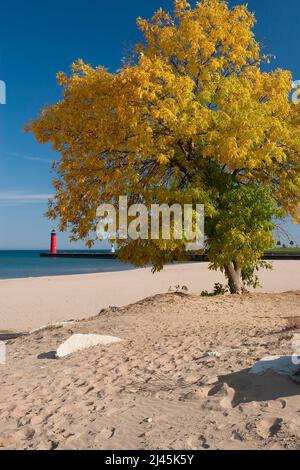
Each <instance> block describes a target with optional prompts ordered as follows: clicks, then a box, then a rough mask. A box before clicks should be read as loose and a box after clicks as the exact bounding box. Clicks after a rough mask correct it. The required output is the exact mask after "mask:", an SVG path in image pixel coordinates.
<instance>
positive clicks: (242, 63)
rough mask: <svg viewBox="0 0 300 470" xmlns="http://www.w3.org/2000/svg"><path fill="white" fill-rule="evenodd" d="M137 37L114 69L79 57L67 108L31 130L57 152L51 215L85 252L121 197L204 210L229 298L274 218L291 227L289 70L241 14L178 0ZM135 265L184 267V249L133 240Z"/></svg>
mask: <svg viewBox="0 0 300 470" xmlns="http://www.w3.org/2000/svg"><path fill="white" fill-rule="evenodd" d="M137 24H138V27H139V29H140V30H141V32H142V36H143V39H142V40H141V42H140V43H139V44H137V46H136V49H135V52H134V54H133V55H132V57H130V58H128V60H127V62H126V63H125V65H124V66H123V67H122V68H121V69H120V70H118V71H117V72H116V73H110V72H109V71H107V70H106V69H105V68H104V67H102V66H100V67H96V68H94V67H92V66H91V65H87V64H85V63H84V62H83V61H82V60H78V61H77V62H76V63H75V64H73V65H72V67H71V74H70V75H66V74H65V73H58V76H57V78H58V83H59V85H60V86H61V87H62V95H63V96H62V100H61V101H59V102H58V103H57V104H55V105H53V106H49V107H46V108H44V109H43V110H42V111H41V113H40V115H39V117H38V118H37V119H36V120H33V121H32V122H31V123H29V125H28V126H27V129H28V130H31V131H32V132H33V133H34V135H35V136H36V138H37V139H38V141H39V142H41V143H44V142H51V143H52V145H53V148H54V150H55V151H57V152H59V153H60V155H61V158H60V161H59V162H58V164H57V165H56V173H57V177H56V179H55V181H54V187H55V190H56V194H55V197H54V199H53V200H52V201H50V205H49V211H48V216H49V217H51V218H59V220H60V228H61V229H62V230H66V229H70V230H71V234H72V239H73V240H78V239H86V240H87V244H88V245H89V246H91V245H92V243H93V234H94V233H95V226H96V223H97V218H96V208H97V206H98V205H99V204H101V203H103V202H115V201H117V199H118V197H119V195H128V198H129V201H130V202H131V203H134V202H144V203H146V204H149V203H152V202H158V203H163V202H167V203H174V202H179V203H185V202H186V203H191V202H193V203H204V204H205V213H206V218H205V227H206V228H205V230H206V232H205V235H206V252H207V254H208V256H209V259H210V261H211V267H212V268H214V269H218V268H220V269H222V270H224V271H225V273H226V275H227V277H228V279H229V284H230V287H231V291H232V292H240V291H241V290H242V288H243V287H242V281H244V282H245V283H251V282H252V283H253V282H255V281H254V277H253V273H254V270H255V268H256V267H257V266H258V265H259V263H260V258H261V254H262V252H263V251H264V250H265V249H267V248H270V247H272V245H273V244H274V239H273V236H272V230H273V223H272V220H273V219H274V217H276V216H279V215H281V216H283V215H290V216H292V217H293V218H294V219H295V220H299V219H300V217H299V207H300V127H299V123H300V122H299V109H298V107H297V106H296V105H295V104H293V103H292V102H291V100H290V93H291V90H292V76H291V73H290V72H288V71H285V70H281V69H276V70H272V71H265V70H266V68H264V66H263V64H264V63H265V62H268V61H269V60H270V58H269V57H268V56H266V55H264V54H262V52H261V48H260V45H259V44H258V42H257V41H256V39H255V37H254V33H253V27H254V24H255V18H254V15H253V14H252V13H250V12H249V11H248V9H247V6H245V5H243V6H236V7H234V8H230V7H229V6H228V4H227V2H225V1H221V0H202V1H200V2H198V3H197V4H196V6H195V7H194V8H193V7H192V6H191V5H190V4H189V3H188V2H187V1H185V0H175V1H174V12H173V14H172V15H171V14H169V13H167V12H165V11H163V10H162V9H160V10H158V11H157V12H156V13H155V15H154V16H153V18H152V19H151V20H144V19H141V18H139V19H138V20H137ZM119 256H120V258H121V259H123V260H129V261H131V262H133V263H134V264H136V265H145V264H147V263H149V262H150V263H152V264H153V265H154V267H155V269H161V268H162V267H163V265H164V264H165V263H166V262H170V261H172V260H174V259H175V258H176V259H180V258H181V257H184V244H183V243H182V242H180V241H178V240H169V241H166V240H149V241H144V240H127V241H123V242H122V243H121V245H120V252H119Z"/></svg>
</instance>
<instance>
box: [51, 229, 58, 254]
mask: <svg viewBox="0 0 300 470" xmlns="http://www.w3.org/2000/svg"><path fill="white" fill-rule="evenodd" d="M50 252H51V255H56V254H57V245H56V232H55V230H52V232H51V242H50Z"/></svg>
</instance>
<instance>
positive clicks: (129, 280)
mask: <svg viewBox="0 0 300 470" xmlns="http://www.w3.org/2000/svg"><path fill="white" fill-rule="evenodd" d="M273 267H274V269H273V271H261V274H260V280H261V284H262V289H258V292H259V291H261V292H270V293H272V292H276V293H279V292H285V291H289V290H297V289H300V261H299V262H298V261H277V262H274V263H273ZM216 282H221V283H225V279H224V276H223V275H222V274H221V273H220V272H214V271H209V269H208V264H206V263H190V264H180V265H172V266H166V267H165V268H164V270H163V271H161V272H160V273H156V274H152V272H151V270H150V269H149V268H146V269H136V270H132V271H120V272H112V273H107V272H106V273H99V274H85V275H72V276H53V277H47V278H46V277H45V278H30V279H12V280H0V331H6V330H12V331H30V330H33V329H35V328H39V327H41V326H44V325H47V324H50V323H52V324H53V323H56V322H58V321H64V320H70V319H76V320H78V319H82V318H89V317H91V316H93V315H96V314H98V313H99V311H100V310H101V309H103V308H107V307H109V306H117V307H121V306H124V305H128V304H130V303H133V302H136V301H139V300H142V299H144V298H145V297H149V296H151V295H156V294H160V293H166V292H168V290H169V288H170V287H173V288H174V287H176V286H177V285H180V286H186V287H187V288H188V290H189V293H192V294H199V293H200V292H201V291H203V290H208V291H212V289H213V286H214V283H216Z"/></svg>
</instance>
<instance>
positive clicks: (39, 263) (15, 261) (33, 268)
mask: <svg viewBox="0 0 300 470" xmlns="http://www.w3.org/2000/svg"><path fill="white" fill-rule="evenodd" d="M68 251H69V252H72V251H70V250H66V251H64V252H68ZM41 252H42V251H35V250H31V251H19V250H16V251H4V250H3V251H1V250H0V279H13V278H24V277H40V276H59V275H66V274H87V273H101V272H109V271H123V270H127V269H133V266H132V265H130V264H124V263H120V262H119V261H117V260H114V259H89V258H87V259H84V258H83V259H80V258H41V257H40V253H41ZM44 252H45V253H46V250H45V251H44ZM73 252H74V251H73ZM76 252H77V253H78V252H80V253H85V250H76ZM88 252H89V253H90V252H91V251H88ZM95 253H96V252H95ZM98 253H99V251H98Z"/></svg>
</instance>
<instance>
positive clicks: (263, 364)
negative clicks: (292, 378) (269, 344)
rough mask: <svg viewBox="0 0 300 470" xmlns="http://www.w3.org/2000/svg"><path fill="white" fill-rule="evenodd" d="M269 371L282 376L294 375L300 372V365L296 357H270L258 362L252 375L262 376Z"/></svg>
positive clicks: (252, 370) (253, 368) (251, 372)
mask: <svg viewBox="0 0 300 470" xmlns="http://www.w3.org/2000/svg"><path fill="white" fill-rule="evenodd" d="M268 370H272V371H273V372H276V373H277V374H280V375H293V374H295V372H297V370H299V363H297V361H296V360H295V357H294V356H268V357H264V358H263V359H261V360H260V361H258V362H256V364H254V366H253V367H252V369H251V370H250V374H256V375H262V374H264V373H265V372H267V371H268Z"/></svg>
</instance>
